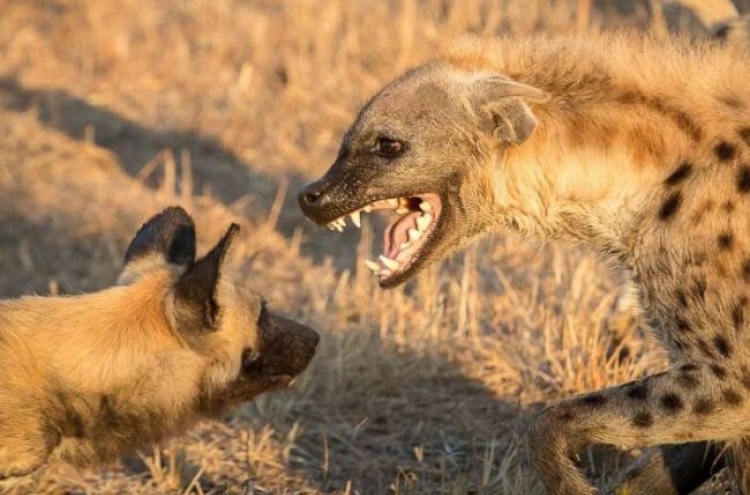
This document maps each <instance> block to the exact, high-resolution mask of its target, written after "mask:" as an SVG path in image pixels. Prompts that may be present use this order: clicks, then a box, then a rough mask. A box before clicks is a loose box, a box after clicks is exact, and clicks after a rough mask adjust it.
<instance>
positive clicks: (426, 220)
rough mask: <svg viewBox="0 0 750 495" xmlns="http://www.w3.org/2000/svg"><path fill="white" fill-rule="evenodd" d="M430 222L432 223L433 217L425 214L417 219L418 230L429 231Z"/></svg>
mask: <svg viewBox="0 0 750 495" xmlns="http://www.w3.org/2000/svg"><path fill="white" fill-rule="evenodd" d="M430 222H432V215H428V214H426V213H425V214H424V215H421V216H419V217H417V228H418V229H419V230H421V231H422V232H424V231H425V230H427V227H429V226H430Z"/></svg>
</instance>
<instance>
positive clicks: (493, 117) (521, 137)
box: [472, 76, 549, 145]
mask: <svg viewBox="0 0 750 495" xmlns="http://www.w3.org/2000/svg"><path fill="white" fill-rule="evenodd" d="M472 89H473V94H474V100H475V102H476V106H477V107H478V108H477V110H478V114H479V115H480V116H481V118H482V120H485V122H484V124H485V126H486V127H487V128H488V130H489V131H491V132H492V135H493V136H494V137H495V138H496V139H498V140H500V141H502V142H504V143H507V144H511V145H518V144H521V143H523V142H525V141H526V140H527V139H529V138H530V137H531V134H532V133H533V132H534V129H536V125H537V120H536V117H534V114H533V112H532V111H531V105H534V104H539V103H544V102H546V101H548V100H549V95H548V94H547V93H546V92H544V91H542V90H541V89H538V88H535V87H533V86H529V85H528V84H523V83H519V82H517V81H514V80H512V79H509V78H507V77H502V76H484V77H480V78H479V79H477V80H476V81H475V82H474V84H473V86H472Z"/></svg>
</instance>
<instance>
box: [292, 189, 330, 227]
mask: <svg viewBox="0 0 750 495" xmlns="http://www.w3.org/2000/svg"><path fill="white" fill-rule="evenodd" d="M326 189H328V183H327V182H325V181H323V180H318V181H315V182H311V183H309V184H308V185H306V186H305V187H303V188H302V190H301V191H300V192H299V194H298V195H297V200H298V201H299V206H300V208H302V211H303V212H304V213H305V215H307V216H309V217H311V218H312V219H313V220H314V219H315V217H316V214H317V213H319V212H320V210H322V209H323V208H325V207H326V206H327V205H328V204H329V203H330V199H329V197H328V196H327V195H324V193H325V192H326Z"/></svg>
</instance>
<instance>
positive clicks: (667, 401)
mask: <svg viewBox="0 0 750 495" xmlns="http://www.w3.org/2000/svg"><path fill="white" fill-rule="evenodd" d="M659 404H661V408H662V409H664V412H665V413H667V414H669V415H674V414H677V413H678V412H680V411H681V410H682V409H683V408H684V407H685V405H684V404H683V403H682V399H681V398H680V396H679V395H677V394H673V393H667V394H664V396H663V397H662V398H661V399H659Z"/></svg>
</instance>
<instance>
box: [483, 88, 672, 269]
mask: <svg viewBox="0 0 750 495" xmlns="http://www.w3.org/2000/svg"><path fill="white" fill-rule="evenodd" d="M568 104H570V103H568ZM608 106H609V107H610V108H607V107H608ZM615 107H616V108H615ZM535 115H536V117H537V119H538V121H539V123H538V126H537V129H536V132H535V133H534V135H533V136H532V137H531V138H530V139H529V140H528V141H527V142H525V143H523V144H522V145H520V146H517V147H509V148H507V149H505V150H504V151H503V153H502V154H501V155H500V156H499V157H498V159H497V160H496V164H495V194H496V199H497V205H498V207H499V210H500V211H501V216H503V217H504V220H505V221H506V223H508V224H510V225H511V226H513V227H515V228H517V229H518V230H520V231H521V232H523V233H527V234H531V235H535V236H539V237H542V238H545V239H550V238H558V237H569V238H573V239H576V240H578V241H581V242H583V243H584V244H587V245H589V246H591V247H593V248H594V249H596V250H598V251H600V252H603V253H606V254H609V255H615V257H620V258H622V257H623V256H624V255H625V253H627V252H629V251H630V248H632V245H631V244H632V242H634V240H635V239H637V231H638V230H639V228H640V222H641V219H642V216H643V215H642V214H643V213H644V212H645V211H646V210H647V209H648V208H650V207H651V206H652V205H653V202H654V198H655V191H657V188H658V187H659V184H660V183H661V182H662V181H663V179H664V178H665V177H666V176H667V175H669V173H671V171H672V169H674V168H676V167H677V164H678V162H679V159H680V156H681V155H683V154H684V152H685V149H686V147H687V140H686V139H685V138H684V137H683V136H681V135H680V133H679V132H671V131H672V129H671V128H670V124H669V123H668V122H664V121H663V120H664V119H661V118H656V119H654V120H650V119H643V118H642V114H641V115H638V114H637V113H636V112H634V111H633V109H632V108H624V107H623V106H622V105H616V104H612V105H606V103H605V102H600V104H599V105H598V106H597V107H596V108H592V109H590V110H586V109H585V108H584V109H581V107H579V108H578V109H577V111H576V112H570V111H569V109H566V111H565V112H561V107H560V105H559V102H554V101H553V102H552V103H551V104H550V105H549V106H547V107H545V108H542V109H537V110H536V111H535ZM615 116H616V121H615Z"/></svg>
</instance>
